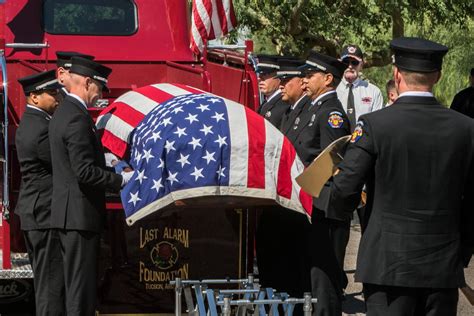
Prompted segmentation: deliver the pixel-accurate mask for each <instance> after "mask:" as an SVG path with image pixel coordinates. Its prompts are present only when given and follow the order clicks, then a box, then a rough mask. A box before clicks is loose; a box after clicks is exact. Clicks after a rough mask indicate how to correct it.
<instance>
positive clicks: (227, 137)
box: [97, 84, 311, 225]
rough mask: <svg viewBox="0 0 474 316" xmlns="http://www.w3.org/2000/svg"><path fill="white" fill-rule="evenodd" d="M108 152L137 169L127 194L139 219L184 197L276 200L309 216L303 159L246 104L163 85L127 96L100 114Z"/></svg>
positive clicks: (130, 214) (127, 205)
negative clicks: (300, 179)
mask: <svg viewBox="0 0 474 316" xmlns="http://www.w3.org/2000/svg"><path fill="white" fill-rule="evenodd" d="M97 127H98V129H99V131H101V132H102V142H103V145H104V147H105V148H106V150H109V151H111V152H112V153H114V154H115V155H117V156H118V157H120V158H126V159H128V160H129V164H130V165H131V167H132V168H133V169H134V170H135V171H134V175H133V177H132V178H131V180H130V182H129V183H128V184H127V185H126V186H125V187H124V188H123V190H122V192H121V198H122V203H123V206H124V210H125V213H126V217H127V223H128V224H129V225H131V224H133V223H134V222H135V221H137V220H139V219H141V218H143V217H144V216H146V215H148V214H150V213H153V212H155V211H157V210H160V209H162V208H164V207H165V206H167V205H169V204H171V203H173V202H175V201H179V200H186V199H190V198H202V197H216V198H215V203H216V204H219V203H220V202H219V198H224V197H239V198H241V201H242V202H244V201H246V200H252V199H265V200H273V201H274V202H276V203H278V204H280V205H282V206H285V207H287V208H289V209H292V210H294V211H297V212H300V213H303V214H306V215H309V214H310V212H311V197H310V196H309V195H307V194H306V193H305V192H304V191H302V190H301V188H300V187H299V186H298V184H297V183H296V182H295V180H294V179H295V177H296V176H297V175H298V174H300V173H301V172H302V171H303V164H302V163H301V161H300V160H299V158H298V157H297V155H296V152H295V149H294V148H293V146H292V145H291V144H290V143H289V141H288V140H287V139H286V138H285V137H284V136H283V135H282V134H281V133H280V132H279V131H278V130H277V129H276V128H275V127H274V126H273V125H272V124H271V123H269V122H268V121H266V120H265V119H264V118H262V117H260V116H259V115H257V114H256V113H255V112H254V111H253V110H250V109H248V108H246V107H244V106H243V105H241V104H239V103H236V102H234V101H231V100H227V99H224V98H221V97H218V96H216V95H213V94H210V93H205V92H204V91H201V90H198V89H195V88H192V87H189V86H186V85H180V84H155V85H150V86H145V87H142V88H138V89H136V90H134V91H130V92H127V93H125V94H124V95H122V96H121V97H119V98H118V99H117V100H116V101H115V102H114V103H112V104H111V105H110V106H109V107H107V108H106V109H105V110H104V111H103V112H102V113H101V115H100V116H99V117H98V119H97Z"/></svg>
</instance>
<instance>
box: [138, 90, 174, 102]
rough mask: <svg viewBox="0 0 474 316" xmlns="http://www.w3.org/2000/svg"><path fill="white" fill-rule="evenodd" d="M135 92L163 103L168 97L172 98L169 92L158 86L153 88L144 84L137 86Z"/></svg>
mask: <svg viewBox="0 0 474 316" xmlns="http://www.w3.org/2000/svg"><path fill="white" fill-rule="evenodd" d="M134 91H135V92H138V93H140V94H143V95H144V96H146V97H147V98H149V99H151V100H153V101H155V102H157V103H163V102H166V101H168V100H169V99H171V98H173V97H174V95H172V94H169V93H168V92H166V91H165V90H162V89H160V88H155V87H152V86H145V87H141V88H138V89H136V90H134Z"/></svg>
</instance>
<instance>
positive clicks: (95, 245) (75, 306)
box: [58, 229, 100, 316]
mask: <svg viewBox="0 0 474 316" xmlns="http://www.w3.org/2000/svg"><path fill="white" fill-rule="evenodd" d="M58 231H59V238H60V241H61V253H62V257H63V264H64V280H65V284H66V310H67V315H68V316H93V315H95V309H96V299H97V256H98V251H99V242H100V234H99V233H96V232H91V231H81V230H64V229H60V230H58Z"/></svg>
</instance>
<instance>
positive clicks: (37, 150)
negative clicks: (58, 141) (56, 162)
mask: <svg viewBox="0 0 474 316" xmlns="http://www.w3.org/2000/svg"><path fill="white" fill-rule="evenodd" d="M50 119H51V117H50V116H49V115H48V114H47V113H46V112H44V111H41V110H35V109H32V108H30V107H26V110H25V112H24V113H23V117H22V119H21V122H20V126H19V127H18V130H17V132H16V140H15V141H16V148H17V154H18V160H19V162H20V170H21V173H22V178H21V186H20V195H19V198H18V203H17V206H16V214H18V215H19V216H20V219H21V228H22V229H23V230H36V229H48V228H50V227H51V224H50V213H51V194H52V191H53V183H52V176H51V169H52V168H51V153H50V150H49V138H48V126H49V121H50Z"/></svg>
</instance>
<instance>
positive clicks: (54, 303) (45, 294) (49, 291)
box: [24, 229, 65, 316]
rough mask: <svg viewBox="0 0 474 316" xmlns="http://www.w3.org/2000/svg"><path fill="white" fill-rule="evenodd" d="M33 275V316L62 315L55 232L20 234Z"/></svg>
mask: <svg viewBox="0 0 474 316" xmlns="http://www.w3.org/2000/svg"><path fill="white" fill-rule="evenodd" d="M24 235H25V244H26V249H27V251H28V256H29V259H30V263H31V267H32V269H33V275H34V279H33V282H34V287H35V302H36V315H40V316H42V315H48V316H55V315H58V316H59V315H65V308H64V274H63V266H62V262H63V261H62V257H61V246H60V243H59V236H58V233H57V231H55V230H52V229H38V230H27V231H24Z"/></svg>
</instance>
